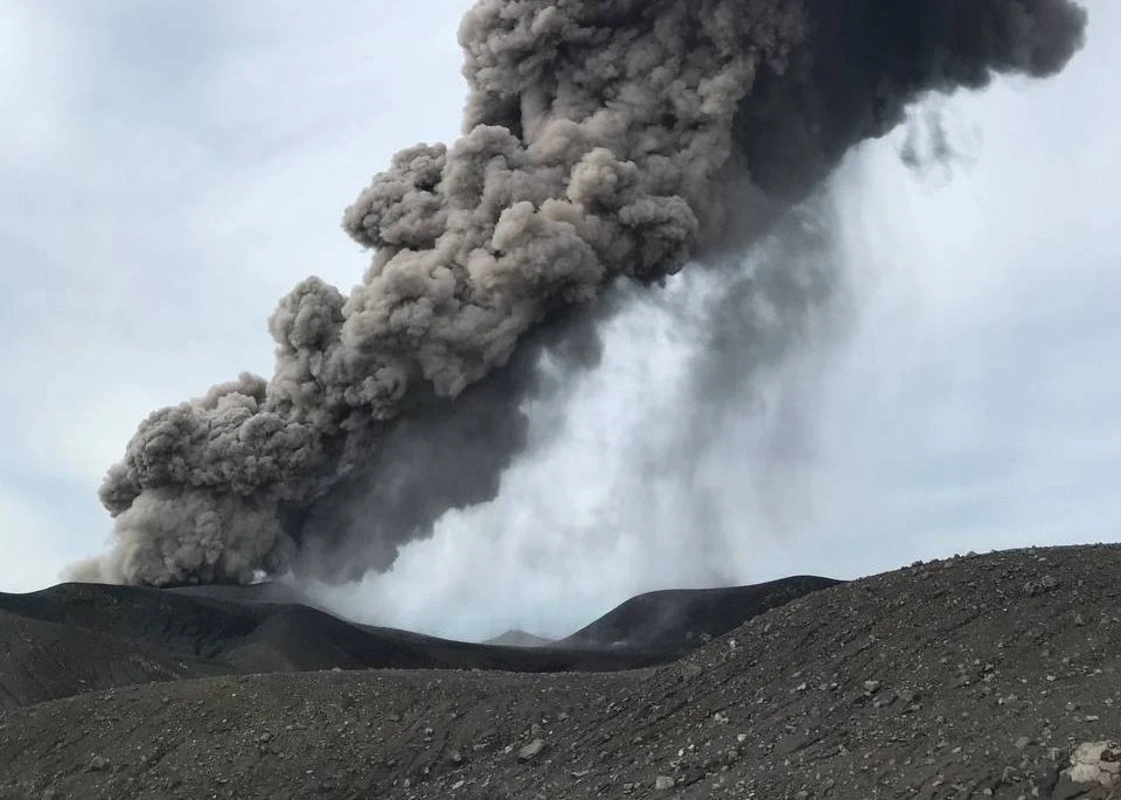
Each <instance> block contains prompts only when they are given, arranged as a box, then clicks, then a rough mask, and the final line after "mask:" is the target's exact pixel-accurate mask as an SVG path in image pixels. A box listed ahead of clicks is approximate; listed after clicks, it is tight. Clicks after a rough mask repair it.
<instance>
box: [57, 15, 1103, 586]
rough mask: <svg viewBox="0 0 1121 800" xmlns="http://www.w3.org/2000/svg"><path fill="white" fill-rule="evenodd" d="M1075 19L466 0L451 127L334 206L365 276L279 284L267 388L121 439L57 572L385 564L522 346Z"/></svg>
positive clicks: (741, 222) (505, 434)
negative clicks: (456, 113) (109, 540)
mask: <svg viewBox="0 0 1121 800" xmlns="http://www.w3.org/2000/svg"><path fill="white" fill-rule="evenodd" d="M1085 25H1086V15H1085V12H1084V11H1083V10H1082V9H1081V8H1080V7H1079V6H1078V5H1076V4H1075V3H1073V2H1071V1H1070V0H689V1H688V2H687V1H686V0H613V1H611V0H609V1H606V2H605V0H483V2H480V3H478V4H477V5H476V6H475V7H474V8H473V9H472V10H471V11H469V12H468V14H467V16H466V18H465V19H464V21H463V23H462V26H461V29H460V42H461V44H462V46H463V49H464V52H465V55H466V64H465V67H464V74H465V75H466V77H467V80H468V83H469V86H470V97H469V100H468V103H467V107H466V112H465V120H464V128H463V130H464V133H463V135H462V136H461V138H459V139H458V140H457V141H455V142H454V143H452V144H451V145H450V146H446V145H442V144H437V145H418V146H415V147H411V148H408V149H406V150H403V151H401V152H400V153H399V154H397V156H395V157H394V159H393V161H392V163H391V165H390V167H389V168H388V169H387V170H385V171H384V172H382V173H380V174H378V175H376V176H375V177H374V179H373V182H372V183H371V184H370V185H369V186H368V187H367V188H366V189H365V190H364V191H362V193H361V194H360V195H359V197H358V198H357V200H356V201H355V202H354V204H353V205H352V206H351V207H350V208H348V209H347V210H346V213H345V216H344V223H343V227H344V228H345V230H346V231H347V233H349V235H350V236H351V237H352V238H354V239H355V240H356V241H357V242H359V243H361V244H362V245H364V246H366V247H368V248H370V249H371V250H372V251H373V257H372V263H371V265H370V267H369V269H368V270H367V272H366V274H365V276H364V279H363V282H362V284H361V285H359V286H358V287H357V288H356V289H354V290H353V291H352V292H351V294H350V295H349V296H348V295H344V294H343V293H341V292H340V291H339V290H337V289H335V288H334V287H332V286H329V285H327V284H325V283H324V282H323V281H321V280H318V279H316V278H309V279H307V280H305V281H303V282H301V283H300V284H299V285H298V286H296V287H295V288H294V289H293V290H292V291H291V293H290V294H289V295H288V296H287V297H285V298H283V299H282V300H281V302H280V305H279V307H278V309H277V311H276V312H275V314H274V315H273V317H272V318H271V320H270V323H269V329H270V331H271V332H272V335H273V338H274V339H275V341H276V345H277V349H276V370H275V374H274V375H273V376H272V378H270V379H264V378H260V377H256V376H251V375H243V376H242V377H241V378H239V379H238V380H237V381H235V382H232V383H228V384H223V385H220V386H217V387H215V388H213V389H211V390H210V391H209V392H208V393H207V394H206V395H205V396H204V397H202V398H200V399H197V400H193V401H190V402H187V403H184V404H182V405H180V406H177V407H174V408H166V409H162V410H159V411H156V412H155V413H153V414H152V415H151V416H150V417H149V418H148V419H147V420H145V421H144V422H143V423H142V424H141V426H140V428H139V430H138V431H137V433H136V435H135V436H134V438H133V439H132V441H131V442H130V443H129V444H128V447H127V449H126V452H125V456H124V458H123V460H122V461H121V462H120V463H119V464H117V465H115V466H114V467H112V468H111V470H110V471H109V474H108V476H107V478H106V480H105V483H104V485H103V487H102V490H101V499H102V502H103V504H104V505H105V507H106V508H107V509H108V510H109V512H110V513H111V514H112V516H113V518H114V521H115V541H114V544H113V546H112V548H111V550H110V552H108V553H106V554H105V555H103V556H102V557H100V558H97V559H94V560H92V561H90V562H86V563H84V564H81V565H77V566H76V567H75V568H74V575H75V576H76V577H80V578H84V579H92V580H106V581H120V582H128V583H140V584H151V585H169V584H179V583H190V582H244V581H247V580H250V579H252V577H253V576H254V575H255V574H256V573H259V572H262V571H263V572H266V573H277V572H283V571H286V570H288V569H291V568H297V569H301V570H304V571H305V572H308V573H310V574H314V575H315V576H316V577H325V578H328V579H335V580H338V579H343V578H348V577H355V576H356V575H360V574H362V573H363V572H365V571H367V570H369V569H385V568H387V567H388V566H389V565H390V564H392V562H393V560H394V558H395V556H396V551H397V547H398V546H399V545H400V544H402V543H404V542H406V541H409V540H410V539H412V538H415V537H417V536H423V535H425V533H427V532H428V531H429V530H430V529H431V526H432V524H433V522H434V521H435V520H436V519H437V518H438V517H439V516H440V515H441V514H442V513H443V512H444V511H446V510H447V509H450V508H456V507H463V506H466V505H470V504H473V503H478V502H482V501H484V500H486V499H488V498H490V497H493V496H494V493H495V492H496V491H497V488H498V482H499V477H500V476H501V473H502V471H503V470H504V469H505V467H506V466H507V465H508V464H509V463H510V461H511V459H512V458H513V457H514V455H516V454H517V453H518V452H519V451H520V449H521V448H522V447H523V446H524V442H525V430H526V425H525V419H524V416H523V413H522V411H521V405H522V403H523V401H524V400H525V399H526V398H527V397H529V396H532V394H533V393H534V392H537V391H542V390H543V386H544V384H543V383H542V381H543V378H542V376H541V373H540V371H539V370H538V369H537V364H538V361H539V360H540V356H541V354H542V353H549V354H550V358H554V359H557V360H559V361H560V362H561V363H563V364H565V365H567V366H566V368H567V369H579V368H582V366H584V365H587V364H589V363H594V362H595V359H596V351H597V344H596V333H595V326H596V321H597V319H598V318H599V317H600V316H601V315H602V314H603V313H606V312H604V311H603V310H597V306H596V305H595V304H594V301H596V300H597V298H599V297H600V296H601V295H602V294H603V293H604V291H605V289H606V288H607V287H609V286H610V285H611V284H612V283H614V282H616V281H619V280H631V281H636V282H639V283H643V284H650V283H656V282H659V281H661V280H662V279H664V278H665V277H667V276H669V275H673V274H674V273H676V272H678V271H679V270H681V269H682V268H683V267H684V266H685V265H686V264H688V263H689V262H690V261H694V260H702V261H703V260H704V259H705V258H706V257H708V256H709V255H710V254H712V253H714V252H716V251H718V250H721V249H725V250H726V249H728V248H737V247H744V246H747V245H748V244H749V243H750V241H751V239H752V238H753V237H754V236H755V235H757V231H756V228H757V227H758V226H757V225H754V224H753V223H752V215H753V214H757V219H761V220H762V219H765V218H766V217H767V215H769V214H772V213H773V208H774V207H775V206H776V205H778V206H783V205H786V204H792V203H795V202H797V201H799V200H801V199H803V198H805V197H806V196H807V195H808V194H809V193H811V192H812V191H813V189H814V188H815V187H817V186H819V185H820V184H821V182H822V181H823V180H824V179H825V178H827V177H828V175H829V174H830V173H831V171H832V170H833V169H834V168H835V167H836V165H837V164H838V162H839V160H840V159H841V157H842V156H843V155H844V154H845V152H846V151H848V149H849V148H851V147H852V146H853V145H854V144H856V143H857V142H860V141H861V140H864V139H867V138H870V137H878V136H882V135H883V134H885V133H887V132H888V131H890V130H891V129H893V128H894V127H895V126H896V125H898V124H899V123H900V122H901V121H902V120H903V118H904V115H905V109H906V107H907V106H908V104H910V103H912V102H913V101H914V100H915V99H916V98H918V97H920V96H921V95H922V94H923V93H925V92H929V91H940V92H949V91H952V90H954V89H956V88H958V87H967V88H977V87H981V86H984V85H985V84H987V83H988V82H989V81H990V80H991V78H992V76H993V75H994V74H995V73H1001V72H1018V73H1025V74H1028V75H1032V76H1037V77H1044V76H1048V75H1051V74H1054V73H1056V72H1057V71H1059V70H1061V69H1062V68H1063V66H1064V65H1065V64H1066V63H1067V61H1068V60H1069V59H1070V58H1071V57H1072V55H1073V54H1074V53H1075V52H1076V51H1077V50H1078V48H1079V47H1080V45H1081V43H1082V40H1083V36H1084V30H1085ZM420 57H422V56H420V55H418V58H420ZM396 69H399V70H401V71H402V73H403V74H406V73H407V71H408V65H407V64H406V65H396ZM418 102H423V98H418ZM744 186H749V187H751V191H750V192H747V193H746V194H745V192H744V191H742V189H743V187H744ZM745 196H759V197H765V198H766V202H761V203H760V204H759V205H758V206H757V207H756V206H754V205H753V204H752V203H747V204H746V205H745V203H744V202H743V198H744V197H745ZM760 224H762V223H760ZM737 291H738V290H737ZM792 303H793V304H794V307H796V308H799V309H800V308H802V307H803V306H804V303H805V300H804V298H792ZM779 312H780V313H781V309H779ZM562 372H563V370H562Z"/></svg>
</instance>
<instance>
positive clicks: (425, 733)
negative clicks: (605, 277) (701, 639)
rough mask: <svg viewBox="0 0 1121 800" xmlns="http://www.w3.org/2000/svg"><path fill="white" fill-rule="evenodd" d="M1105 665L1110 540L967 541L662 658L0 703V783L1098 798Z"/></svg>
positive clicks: (1116, 617)
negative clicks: (1091, 749)
mask: <svg viewBox="0 0 1121 800" xmlns="http://www.w3.org/2000/svg"><path fill="white" fill-rule="evenodd" d="M1119 668H1121V547H1119V546H1112V545H1111V546H1093V547H1077V548H1063V549H1048V550H1032V551H1016V552H1008V553H997V554H992V555H985V556H970V557H966V558H958V559H954V560H950V561H945V562H937V563H931V564H925V565H915V566H913V567H910V568H907V569H904V570H901V571H898V572H893V573H889V574H886V575H883V576H877V577H873V578H869V579H866V580H862V581H858V582H855V583H852V584H848V585H844V586H839V587H836V588H832V589H827V590H824V591H820V592H815V593H813V594H810V595H807V596H805V597H803V598H801V599H798V600H795V601H794V602H792V603H789V604H787V605H785V606H783V607H781V608H778V609H776V610H773V611H770V612H768V613H766V614H763V615H762V616H758V617H756V618H754V619H753V620H751V621H749V622H748V623H746V624H745V625H743V626H741V627H740V628H738V629H736V630H734V631H732V632H730V633H728V634H726V635H725V636H723V637H720V638H717V639H714V640H713V641H711V642H710V643H708V644H707V645H705V646H704V647H702V648H700V649H698V650H695V651H693V652H692V653H691V654H690V655H688V656H686V657H684V658H683V659H682V660H680V661H678V662H676V663H673V664H670V665H668V666H663V667H656V668H647V669H642V670H634V671H626V672H617V673H612V674H606V673H593V674H513V673H501V672H479V671H470V670H459V671H455V670H442V671H389V670H372V671H351V672H317V673H302V674H273V675H259V676H246V675H238V676H220V677H215V678H205V679H200V680H186V681H178V682H174V683H151V684H147V685H144V686H140V687H135V688H124V689H113V690H108V691H103V692H97V693H91V694H85V695H80V696H76V697H71V698H67V699H64V700H57V701H52V702H47V703H41V704H39V705H36V706H33V707H30V708H25V709H20V710H16V711H13V712H10V713H8V714H7V715H6V716H4V717H2V718H0V764H4V765H5V769H4V770H3V771H2V772H0V798H5V799H6V798H19V799H20V800H23V798H33V799H35V800H38V799H39V798H58V799H61V798H91V800H94V799H96V798H105V800H109V798H113V799H114V800H116V799H117V798H133V797H137V798H153V799H154V798H177V797H183V798H188V797H189V798H368V797H393V798H444V797H462V798H480V799H482V798H509V799H510V800H514V799H515V798H516V799H517V800H521V799H522V798H528V799H529V800H533V799H534V798H538V797H540V798H547V800H563V798H584V797H589V798H590V797H624V798H626V797H635V798H642V797H655V798H660V797H667V798H668V797H681V798H707V797H742V798H760V799H761V800H763V799H766V800H771V799H772V798H774V799H776V800H777V799H778V798H794V799H797V800H801V799H802V798H806V799H807V800H808V798H853V800H858V799H860V798H881V797H882V798H904V797H907V798H910V797H916V798H973V797H976V798H982V797H997V798H1010V799H1015V798H1021V797H1023V798H1031V797H1045V798H1072V797H1104V796H1107V792H1106V790H1104V789H1101V788H1100V787H1099V788H1098V789H1095V790H1093V791H1090V790H1089V789H1088V788H1087V787H1085V786H1079V785H1076V784H1074V783H1073V782H1072V781H1071V780H1070V779H1068V778H1065V777H1062V776H1061V774H1060V773H1061V771H1062V770H1063V768H1064V767H1066V765H1067V763H1068V760H1069V757H1070V754H1071V753H1072V751H1073V750H1074V749H1075V747H1076V746H1078V745H1079V744H1080V743H1086V742H1095V741H1104V740H1109V739H1115V738H1117V737H1118V736H1119V735H1121V681H1119V675H1118V670H1119ZM1106 758H1107V763H1106V764H1105V766H1106V768H1112V766H1115V765H1116V764H1117V762H1116V761H1108V759H1110V758H1114V756H1112V754H1111V753H1110V752H1107V753H1106Z"/></svg>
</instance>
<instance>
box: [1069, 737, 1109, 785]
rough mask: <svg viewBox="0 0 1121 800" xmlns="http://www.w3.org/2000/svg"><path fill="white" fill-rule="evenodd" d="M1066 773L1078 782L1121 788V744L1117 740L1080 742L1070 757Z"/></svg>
mask: <svg viewBox="0 0 1121 800" xmlns="http://www.w3.org/2000/svg"><path fill="white" fill-rule="evenodd" d="M1066 775H1067V777H1069V778H1070V779H1071V780H1072V781H1074V782H1075V783H1077V784H1081V785H1093V784H1097V785H1099V786H1103V787H1105V788H1106V789H1121V745H1119V744H1118V743H1117V742H1085V743H1083V744H1080V745H1079V746H1078V748H1077V749H1076V750H1075V751H1074V754H1073V755H1072V756H1071V757H1070V767H1069V769H1067V770H1066Z"/></svg>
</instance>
